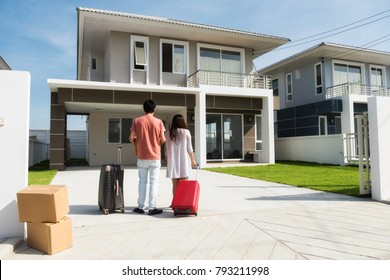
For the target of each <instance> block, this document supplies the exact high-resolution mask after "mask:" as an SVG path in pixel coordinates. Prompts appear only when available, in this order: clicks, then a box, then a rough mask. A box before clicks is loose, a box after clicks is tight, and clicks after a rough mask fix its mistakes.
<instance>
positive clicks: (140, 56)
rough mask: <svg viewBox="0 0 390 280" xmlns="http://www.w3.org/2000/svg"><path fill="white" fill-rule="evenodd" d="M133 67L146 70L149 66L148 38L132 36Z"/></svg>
mask: <svg viewBox="0 0 390 280" xmlns="http://www.w3.org/2000/svg"><path fill="white" fill-rule="evenodd" d="M131 43H132V47H131V48H132V58H133V69H136V70H146V67H147V66H148V38H147V37H139V36H132V37H131Z"/></svg>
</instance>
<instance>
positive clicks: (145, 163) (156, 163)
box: [137, 159, 161, 209]
mask: <svg viewBox="0 0 390 280" xmlns="http://www.w3.org/2000/svg"><path fill="white" fill-rule="evenodd" d="M137 167H138V178H139V182H138V208H140V209H145V200H146V190H147V183H148V175H149V203H148V208H149V209H155V208H156V199H157V191H158V176H159V174H160V168H161V160H144V159H138V160H137Z"/></svg>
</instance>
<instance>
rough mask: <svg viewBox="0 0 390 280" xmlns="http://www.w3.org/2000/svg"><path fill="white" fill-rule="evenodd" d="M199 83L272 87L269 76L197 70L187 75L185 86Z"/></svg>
mask: <svg viewBox="0 0 390 280" xmlns="http://www.w3.org/2000/svg"><path fill="white" fill-rule="evenodd" d="M200 85H207V86H226V87H242V88H259V89H272V79H271V77H270V76H261V75H251V74H243V73H230V72H219V71H205V70H198V71H196V72H195V73H194V74H192V75H190V76H189V77H188V81H187V86H188V87H198V86H200Z"/></svg>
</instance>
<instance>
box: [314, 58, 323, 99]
mask: <svg viewBox="0 0 390 280" xmlns="http://www.w3.org/2000/svg"><path fill="white" fill-rule="evenodd" d="M314 69H315V83H316V94H321V93H322V63H317V64H316V65H314Z"/></svg>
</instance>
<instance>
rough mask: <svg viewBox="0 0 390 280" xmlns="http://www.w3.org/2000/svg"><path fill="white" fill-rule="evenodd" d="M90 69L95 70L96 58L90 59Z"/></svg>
mask: <svg viewBox="0 0 390 280" xmlns="http://www.w3.org/2000/svg"><path fill="white" fill-rule="evenodd" d="M91 69H92V70H96V69H97V59H96V57H91Z"/></svg>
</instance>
